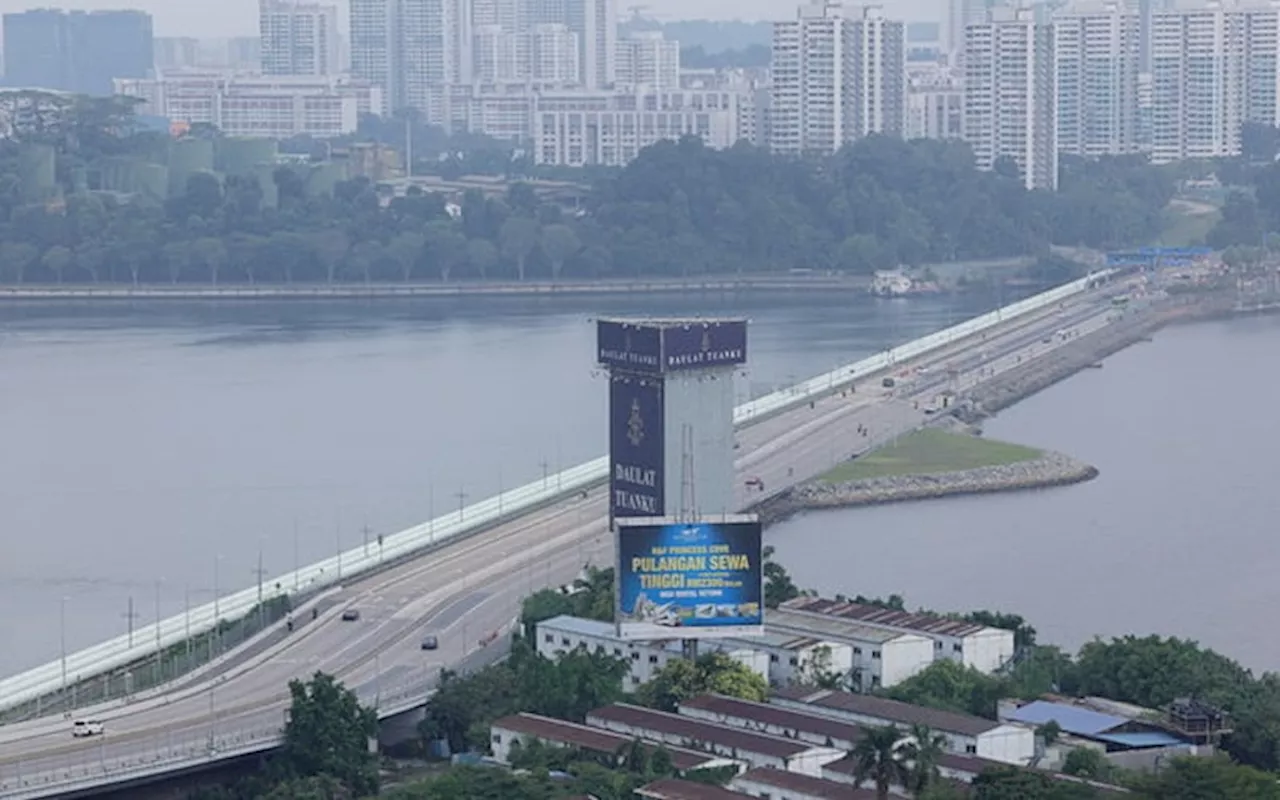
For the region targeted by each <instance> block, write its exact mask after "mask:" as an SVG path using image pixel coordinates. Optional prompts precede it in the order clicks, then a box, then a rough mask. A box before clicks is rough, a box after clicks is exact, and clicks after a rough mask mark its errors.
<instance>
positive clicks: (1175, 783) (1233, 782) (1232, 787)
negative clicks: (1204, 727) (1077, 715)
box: [1134, 756, 1280, 800]
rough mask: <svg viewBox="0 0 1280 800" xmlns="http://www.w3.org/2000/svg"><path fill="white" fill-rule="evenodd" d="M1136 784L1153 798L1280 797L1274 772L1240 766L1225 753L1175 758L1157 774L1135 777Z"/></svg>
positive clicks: (1251, 799) (1248, 799)
mask: <svg viewBox="0 0 1280 800" xmlns="http://www.w3.org/2000/svg"><path fill="white" fill-rule="evenodd" d="M1134 788H1135V789H1136V790H1137V791H1138V793H1139V795H1140V796H1142V797H1146V798H1150V800H1201V798H1204V800H1208V798H1215V800H1216V798H1230V800H1277V798H1280V783H1277V782H1276V778H1275V776H1274V775H1271V774H1268V773H1265V772H1262V771H1260V770H1256V769H1251V768H1249V767H1242V766H1239V765H1238V764H1234V763H1232V762H1231V760H1230V759H1228V758H1226V757H1222V756H1220V757H1216V758H1204V757H1200V758H1175V759H1173V760H1172V761H1170V762H1169V763H1168V764H1167V765H1166V766H1165V767H1164V768H1163V769H1161V770H1160V771H1159V772H1158V773H1156V774H1155V775H1152V776H1144V777H1141V778H1138V779H1136V780H1135V781H1134Z"/></svg>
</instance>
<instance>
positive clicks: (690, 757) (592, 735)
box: [491, 714, 725, 770]
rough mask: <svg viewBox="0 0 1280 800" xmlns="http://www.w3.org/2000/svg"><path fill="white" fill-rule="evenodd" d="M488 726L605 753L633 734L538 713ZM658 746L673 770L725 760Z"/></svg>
mask: <svg viewBox="0 0 1280 800" xmlns="http://www.w3.org/2000/svg"><path fill="white" fill-rule="evenodd" d="M491 729H495V730H503V731H509V732H511V733H516V734H520V735H521V736H530V737H533V738H535V739H541V740H543V741H544V742H548V743H559V744H568V745H573V746H575V747H580V748H582V749H583V750H593V751H595V752H597V753H604V754H606V755H612V754H614V753H617V752H618V748H620V747H623V746H625V745H629V744H631V743H632V742H633V741H635V737H631V736H623V735H622V734H619V733H614V732H612V731H606V730H604V729H603V728H592V727H588V726H586V725H579V724H578V723H576V722H568V721H566V720H562V719H552V718H551V717H543V716H539V715H537V714H512V715H511V716H509V717H503V718H502V719H499V720H496V721H495V722H494V723H493V725H492V726H491ZM644 744H645V747H646V748H647V749H649V750H651V751H652V750H655V749H658V747H660V745H656V744H654V743H652V742H645V743H644ZM661 748H662V749H663V750H666V751H667V753H669V754H670V755H671V763H672V764H673V765H674V766H675V767H676V769H682V770H685V769H697V768H699V767H702V766H706V765H707V764H711V763H714V762H717V761H724V760H725V759H723V758H722V757H721V756H718V755H716V754H715V753H699V752H697V751H696V750H687V749H685V748H683V747H672V746H671V745H661Z"/></svg>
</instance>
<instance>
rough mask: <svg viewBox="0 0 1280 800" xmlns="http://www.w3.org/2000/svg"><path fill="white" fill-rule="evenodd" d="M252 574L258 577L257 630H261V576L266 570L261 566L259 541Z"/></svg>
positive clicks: (262, 610) (262, 624)
mask: <svg viewBox="0 0 1280 800" xmlns="http://www.w3.org/2000/svg"><path fill="white" fill-rule="evenodd" d="M253 574H254V575H256V576H257V578H258V630H262V628H263V627H264V618H263V615H264V613H265V611H264V609H263V607H262V576H264V575H266V574H267V571H266V570H265V569H263V568H262V542H261V541H259V542H258V566H257V568H256V569H254V570H253Z"/></svg>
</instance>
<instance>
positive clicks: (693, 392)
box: [596, 319, 747, 521]
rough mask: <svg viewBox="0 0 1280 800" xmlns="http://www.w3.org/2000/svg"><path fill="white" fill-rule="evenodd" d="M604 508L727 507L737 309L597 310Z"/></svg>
mask: <svg viewBox="0 0 1280 800" xmlns="http://www.w3.org/2000/svg"><path fill="white" fill-rule="evenodd" d="M596 340H597V347H596V352H597V361H598V362H599V363H600V365H601V366H603V367H605V368H606V369H607V370H608V372H609V517H610V520H611V521H612V520H614V519H618V518H622V517H664V516H673V517H675V516H678V517H683V518H693V517H706V516H713V515H714V516H719V515H724V514H732V513H734V511H735V510H736V509H734V508H733V505H734V491H733V488H734V487H733V482H734V471H733V406H734V403H733V399H734V398H733V373H734V370H735V369H736V368H737V367H739V366H740V365H742V364H744V363H746V360H747V322H746V320H744V319H644V320H620V319H602V320H599V321H598V322H597V327H596Z"/></svg>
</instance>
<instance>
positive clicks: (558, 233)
mask: <svg viewBox="0 0 1280 800" xmlns="http://www.w3.org/2000/svg"><path fill="white" fill-rule="evenodd" d="M581 249H582V242H581V241H580V240H579V239H578V234H576V233H574V232H573V228H570V227H569V226H568V225H562V224H556V225H547V226H546V227H544V228H543V229H542V252H544V253H546V254H547V259H548V260H549V261H550V262H551V278H552V279H553V280H558V279H559V278H560V272H561V270H563V269H564V262H565V261H567V260H569V259H570V258H571V257H573V256H574V255H575V254H577V252H578V251H579V250H581Z"/></svg>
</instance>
